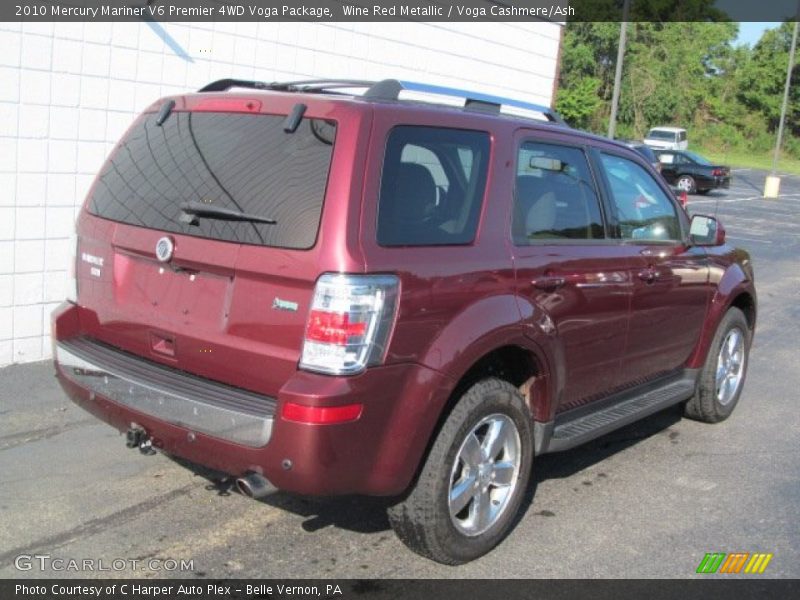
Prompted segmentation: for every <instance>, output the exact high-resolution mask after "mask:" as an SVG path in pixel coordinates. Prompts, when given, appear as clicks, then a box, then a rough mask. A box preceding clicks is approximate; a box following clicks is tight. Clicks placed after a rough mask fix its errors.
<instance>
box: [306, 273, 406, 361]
mask: <svg viewBox="0 0 800 600" xmlns="http://www.w3.org/2000/svg"><path fill="white" fill-rule="evenodd" d="M399 287H400V283H399V280H398V279H397V277H395V276H394V275H342V274H335V273H326V274H325V275H323V276H322V277H320V278H319V279H318V280H317V285H316V288H314V299H313V300H312V302H311V310H310V312H309V315H308V322H307V323H306V335H305V339H304V341H303V354H302V356H301V357H300V368H302V369H306V370H308V371H318V372H320V373H329V374H334V375H351V374H354V373H358V372H360V371H362V370H364V369H365V368H366V367H368V366H370V365H376V364H379V363H380V362H382V361H383V357H384V354H385V350H386V343H387V341H388V338H389V333H390V331H391V329H392V323H393V322H394V315H395V311H396V309H397V295H398V290H399Z"/></svg>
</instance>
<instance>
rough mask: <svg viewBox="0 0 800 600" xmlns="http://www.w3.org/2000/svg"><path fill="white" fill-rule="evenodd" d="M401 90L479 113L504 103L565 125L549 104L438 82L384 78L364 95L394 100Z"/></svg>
mask: <svg viewBox="0 0 800 600" xmlns="http://www.w3.org/2000/svg"><path fill="white" fill-rule="evenodd" d="M403 91H409V92H418V93H423V94H433V95H436V96H449V97H455V98H463V99H464V108H466V109H470V110H477V111H480V112H491V113H500V112H502V107H503V106H507V107H510V108H516V109H519V110H523V111H530V112H535V113H540V114H542V115H543V116H544V117H545V118H546V119H547V120H548V121H551V122H553V123H558V124H559V125H566V123H565V122H564V119H562V118H561V115H559V114H558V113H557V112H556V111H555V110H553V109H552V108H550V107H549V106H544V105H542V104H534V103H533V102H523V101H522V100H516V99H514V98H504V97H502V96H493V95H491V94H483V93H480V92H472V91H468V90H461V89H457V88H451V87H444V86H440V85H430V84H427V83H417V82H414V81H399V80H397V79H384V80H383V81H379V82H378V83H376V84H375V85H373V86H372V87H370V88H369V89H368V90H367V91H366V93H365V94H364V97H365V98H372V99H373V100H397V99H398V98H399V96H400V92H403Z"/></svg>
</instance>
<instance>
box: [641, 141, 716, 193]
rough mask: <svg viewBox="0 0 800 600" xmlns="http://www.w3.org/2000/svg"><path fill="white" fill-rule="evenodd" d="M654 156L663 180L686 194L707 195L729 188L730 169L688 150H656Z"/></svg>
mask: <svg viewBox="0 0 800 600" xmlns="http://www.w3.org/2000/svg"><path fill="white" fill-rule="evenodd" d="M656 156H657V157H658V160H659V161H660V162H661V175H662V176H663V177H664V179H666V180H667V182H668V183H669V184H671V185H674V186H675V187H677V188H678V189H679V190H681V191H684V192H686V193H688V194H695V193H699V194H707V193H708V192H710V191H711V190H714V189H717V188H726V189H727V188H729V187H730V186H731V170H730V167H727V166H725V165H716V164H714V163H713V162H711V161H710V160H708V159H707V158H704V157H702V156H700V155H699V154H695V153H694V152H689V151H688V150H684V151H675V150H663V151H661V150H657V151H656Z"/></svg>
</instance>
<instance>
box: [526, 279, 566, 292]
mask: <svg viewBox="0 0 800 600" xmlns="http://www.w3.org/2000/svg"><path fill="white" fill-rule="evenodd" d="M531 283H532V284H533V287H535V288H537V289H539V290H545V291H547V292H554V291H555V290H557V289H558V288H560V287H562V286H563V285H564V284H565V283H567V280H566V278H565V277H556V276H553V275H545V276H543V277H537V278H536V279H534V280H533V281H532V282H531Z"/></svg>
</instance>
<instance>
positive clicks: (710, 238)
mask: <svg viewBox="0 0 800 600" xmlns="http://www.w3.org/2000/svg"><path fill="white" fill-rule="evenodd" d="M689 238H690V239H691V241H692V244H693V245H695V246H722V245H723V244H724V243H725V228H724V227H723V226H722V223H720V222H719V221H717V220H716V219H715V218H714V217H707V216H706V215H694V216H693V217H692V221H691V226H690V227H689Z"/></svg>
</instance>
